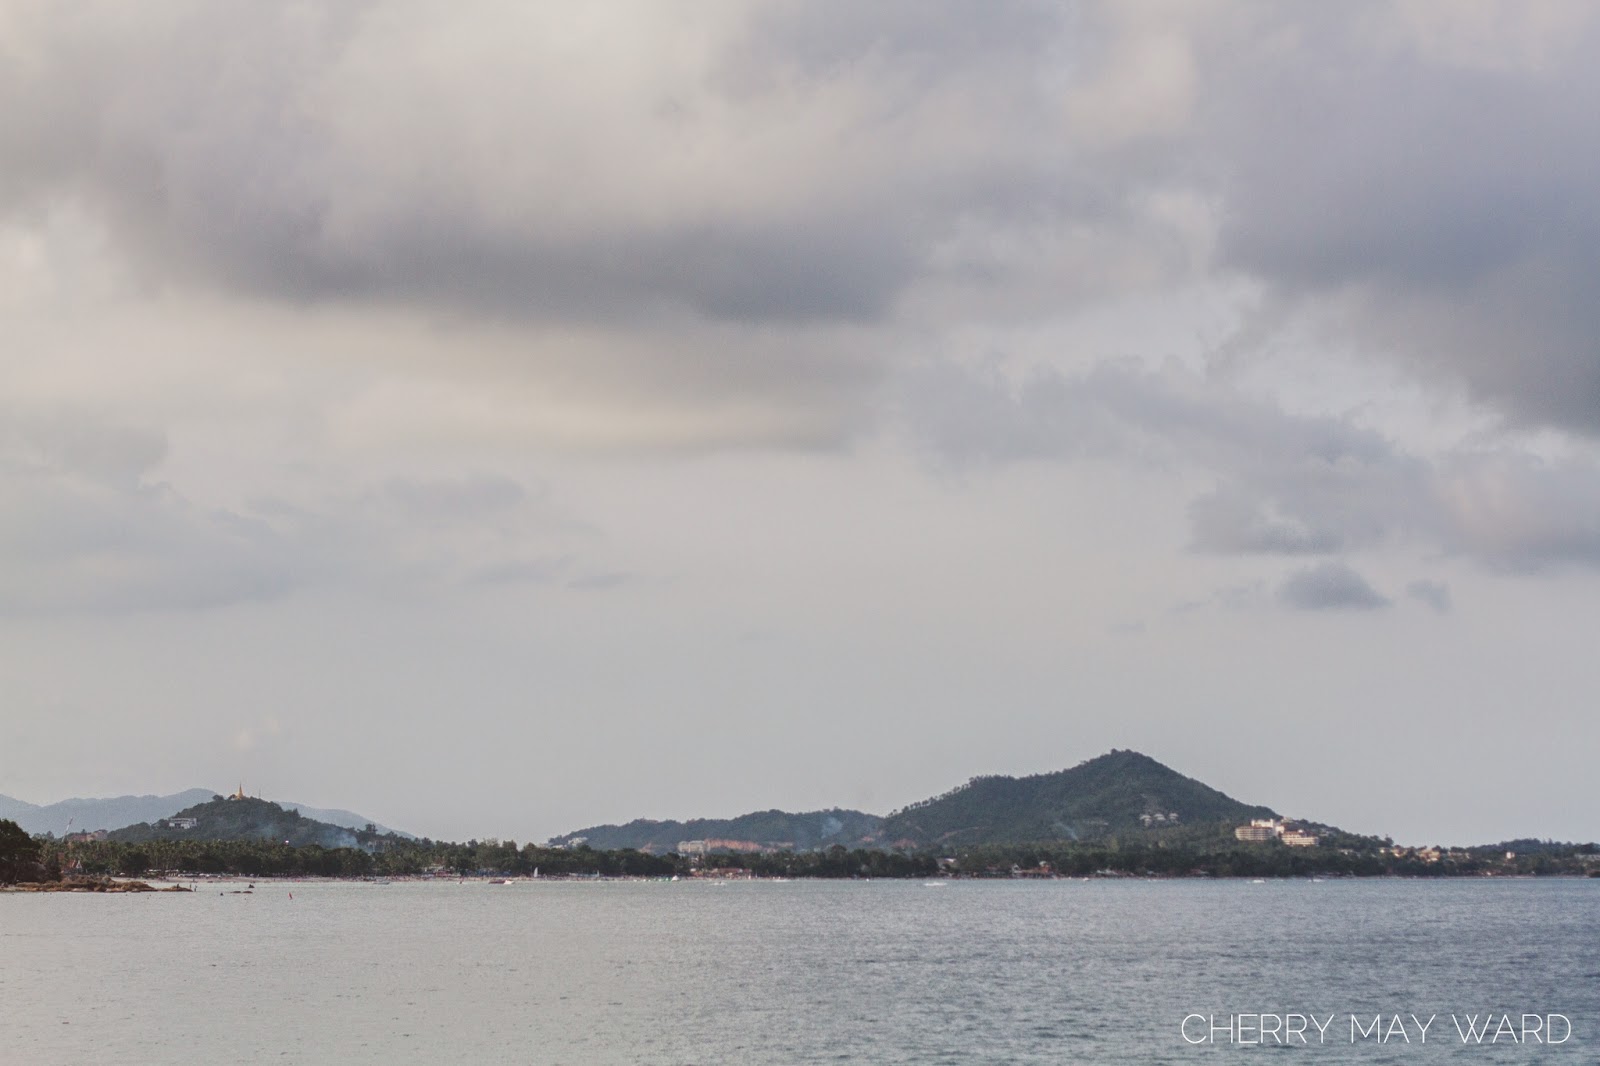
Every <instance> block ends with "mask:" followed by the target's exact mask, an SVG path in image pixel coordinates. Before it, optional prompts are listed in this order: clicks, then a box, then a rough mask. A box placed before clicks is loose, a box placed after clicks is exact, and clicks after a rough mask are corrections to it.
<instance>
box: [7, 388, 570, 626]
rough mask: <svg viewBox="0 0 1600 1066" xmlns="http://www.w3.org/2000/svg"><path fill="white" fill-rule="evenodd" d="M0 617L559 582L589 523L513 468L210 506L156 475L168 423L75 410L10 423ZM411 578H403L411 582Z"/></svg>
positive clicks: (217, 604) (564, 575)
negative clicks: (318, 591)
mask: <svg viewBox="0 0 1600 1066" xmlns="http://www.w3.org/2000/svg"><path fill="white" fill-rule="evenodd" d="M0 426H3V428H4V432H3V433H0V499H3V500H4V501H5V507H4V508H0V612H3V613H8V614H34V613H46V614H50V613H79V612H97V611H109V612H129V611H147V610H196V609H211V608H218V607H226V606H229V605H232V604H238V603H245V602H252V601H265V600H272V599H277V598H280V597H283V596H286V595H289V594H291V593H293V592H295V591H296V590H299V589H302V588H306V587H312V586H317V587H328V586H339V585H360V584H363V583H367V584H371V585H375V586H385V585H387V584H389V583H392V582H396V581H397V580H400V583H401V584H403V585H404V586H405V587H407V588H410V589H422V590H426V589H428V588H430V587H445V586H450V585H457V584H474V583H479V584H481V583H495V584H510V583H528V582H545V583H550V584H554V583H555V582H557V581H559V580H561V579H563V578H565V577H566V576H567V575H568V574H569V573H570V572H571V569H572V566H573V560H574V559H575V558H577V557H575V556H570V555H561V556H547V555H542V554H540V553H541V551H546V550H548V549H550V548H551V547H554V546H559V545H566V544H570V543H572V542H581V543H582V545H583V547H584V548H586V549H589V550H590V551H591V553H592V549H593V548H594V544H593V539H594V537H593V533H592V531H591V530H589V529H588V528H587V527H585V526H583V525H581V524H580V523H576V522H573V521H572V520H570V519H568V518H566V517H565V516H564V515H562V514H561V513H560V512H559V511H557V510H556V509H555V508H554V507H553V506H552V505H551V504H550V503H549V502H548V501H547V500H545V499H544V498H543V496H542V494H535V493H531V492H530V491H529V490H528V489H527V488H526V487H525V486H524V485H522V484H521V483H519V482H516V481H513V480H511V479H508V478H503V477H494V476H484V475H479V476H466V477H458V478H421V477H409V478H396V479H391V480H389V481H387V482H385V483H383V484H382V485H380V486H378V487H377V488H374V489H371V490H366V491H357V492H352V493H347V494H343V495H325V496H321V497H318V498H314V499H310V500H306V501H301V502H298V503H295V502H289V501H285V500H282V499H265V500H258V501H255V502H254V503H253V504H252V505H251V506H250V507H249V508H248V509H244V510H241V509H230V508H223V507H209V506H205V505H203V504H201V503H198V502H196V501H195V500H194V499H191V498H190V497H188V496H186V495H185V494H184V493H183V492H181V491H179V490H178V489H177V488H175V487H174V486H172V485H171V484H169V483H167V482H164V481H161V480H159V479H158V478H157V477H156V474H155V471H154V469H153V467H152V466H151V464H152V463H153V462H154V461H155V460H156V459H157V458H159V456H160V455H161V454H162V453H163V450H164V441H165V437H164V435H163V434H160V433H157V432H154V431H150V430H144V429H140V428H137V427H119V426H116V425H112V424H104V425H102V424H100V423H98V422H97V420H95V419H93V418H90V417H87V416H84V415H82V414H79V413H66V414H58V415H55V416H52V417H51V418H48V419H41V418H35V419H32V420H30V419H26V418H21V417H15V418H8V419H6V420H4V422H0ZM401 579H403V580H401Z"/></svg>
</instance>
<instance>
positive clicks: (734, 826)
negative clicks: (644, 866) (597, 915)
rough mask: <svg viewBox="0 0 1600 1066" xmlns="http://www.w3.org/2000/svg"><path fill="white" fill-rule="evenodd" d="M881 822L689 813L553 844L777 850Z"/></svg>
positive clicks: (857, 817)
mask: <svg viewBox="0 0 1600 1066" xmlns="http://www.w3.org/2000/svg"><path fill="white" fill-rule="evenodd" d="M880 821H881V819H879V818H878V817H877V815H873V814H864V813H862V812H861V811H849V810H842V809H839V808H834V809H832V810H826V811H806V812H804V813H802V814H790V813H788V812H787V811H777V810H772V811H758V812H756V813H754V814H745V815H741V816H739V817H738V818H694V819H691V820H689V821H687V822H674V821H665V822H658V821H653V820H651V819H648V818H640V819H637V820H635V821H632V822H629V823H628V824H627V825H596V826H590V827H589V828H588V829H579V830H577V831H576V832H573V833H568V834H566V835H565V836H559V837H553V838H552V839H551V841H550V843H551V844H553V845H560V846H566V845H571V844H575V843H579V842H582V843H585V844H588V845H589V846H590V847H591V848H594V849H596V850H599V851H609V850H611V849H614V848H637V849H638V850H640V851H645V852H650V853H651V854H655V855H665V854H666V853H668V852H671V851H676V850H677V848H678V844H679V842H680V841H685V840H705V841H708V842H710V843H711V844H712V845H713V846H716V844H717V843H719V842H720V843H724V844H729V845H738V844H746V845H755V846H758V847H763V848H777V849H779V850H785V849H787V850H792V851H809V850H810V849H812V848H825V847H828V846H830V845H832V844H843V845H845V846H847V847H857V846H860V845H861V844H863V843H867V842H869V841H870V840H871V838H872V837H873V835H874V834H875V833H876V832H877V829H878V823H879V822H880Z"/></svg>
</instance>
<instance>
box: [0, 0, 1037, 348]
mask: <svg viewBox="0 0 1600 1066" xmlns="http://www.w3.org/2000/svg"><path fill="white" fill-rule="evenodd" d="M502 15H503V16H508V17H503V18H500V19H494V20H485V21H481V22H469V21H463V20H461V19H459V18H457V17H455V16H454V15H453V14H449V13H446V12H443V11H442V10H441V9H437V8H434V7H432V6H430V5H425V4H406V3H398V4H391V5H383V6H370V7H369V6H364V5H341V6H340V7H339V8H337V9H331V10H329V11H319V12H314V13H307V12H293V11H290V10H288V9H278V8H272V7H262V6H260V5H254V4H244V3H219V4H212V5H193V6H179V7H173V8H167V9H163V10H162V11H161V12H160V13H157V14H154V15H151V16H148V17H146V16H144V15H143V14H142V13H141V15H140V16H134V15H133V14H132V13H130V12H127V11H126V10H118V9H117V8H115V7H114V6H104V7H97V8H95V9H94V12H93V14H92V15H86V16H84V17H81V18H78V19H73V20H56V19H50V18H48V17H45V16H43V15H42V14H39V13H36V17H33V18H24V19H19V20H18V22H17V26H16V30H17V33H16V35H15V36H16V41H15V47H16V49H17V51H18V53H19V54H21V55H24V56H26V58H27V60H28V62H26V63H20V64H15V65H12V66H11V67H10V68H9V71H10V73H9V76H7V75H4V74H0V94H3V95H4V96H5V97H6V98H8V99H26V100H30V101H31V102H32V103H31V106H29V107H27V108H16V109H11V110H10V112H9V113H8V115H7V116H6V117H5V118H3V119H0V149H3V150H4V151H5V154H6V156H7V158H8V160H10V161H12V162H11V165H9V166H8V175H7V177H8V179H9V180H5V181H3V183H0V197H4V195H5V194H6V193H9V198H10V199H11V201H12V202H13V204H16V203H26V202H29V201H30V200H32V199H35V198H38V197H45V196H49V195H52V194H53V193H54V192H55V191H57V190H61V189H68V190H71V191H72V194H73V195H75V196H78V197H81V198H83V199H86V200H87V201H89V202H91V203H93V204H94V205H96V206H97V207H98V208H99V209H100V210H101V212H102V213H103V215H104V217H105V218H106V219H107V220H108V221H109V222H110V223H111V224H112V225H113V226H114V227H115V229H116V232H117V233H118V235H119V236H120V238H121V239H122V241H123V243H124V244H125V245H126V246H127V247H128V248H129V249H130V250H131V251H132V252H133V253H134V254H135V255H136V256H137V257H138V258H139V259H140V260H142V262H143V263H144V264H146V265H148V264H157V265H160V266H161V267H162V268H163V269H165V270H168V271H171V272H175V273H180V274H183V275H186V276H189V277H193V278H202V279H210V278H217V279H223V280H225V281H227V282H229V283H231V284H232V285H233V286H235V287H237V288H240V289H243V290H245V291H248V292H252V293H267V294H271V295H275V296H278V297H281V298H288V299H371V300H379V301H390V300H403V301H413V302H415V301H422V302H431V303H434V304H436V305H439V306H444V307H451V306H458V307H468V308H472V309H474V310H477V311H480V312H481V311H485V310H487V311H491V312H497V313H503V314H508V315H513V316H529V315H531V316H536V317H541V318H565V317H574V316H577V317H585V316H606V317H611V318H615V317H618V316H622V317H626V316H630V315H640V314H648V313H650V312H651V310H652V309H653V308H660V307H663V306H666V307H673V306H676V307H684V308H689V309H691V310H693V311H695V312H698V313H700V314H702V315H705V316H709V317H712V318H727V319H735V320H754V321H807V320H817V319H822V320H867V319H873V318H876V317H878V316H880V315H881V314H882V313H883V312H884V311H885V309H886V308H887V307H888V305H889V304H890V302H891V301H892V300H893V298H894V297H895V295H896V294H897V293H898V292H899V291H900V290H901V289H903V288H904V287H905V286H906V285H908V284H909V283H910V282H911V281H912V280H913V279H914V278H916V277H917V276H918V274H919V272H921V271H922V270H924V269H925V268H926V265H927V262H928V255H929V252H930V250H931V248H932V247H933V246H934V244H935V243H936V242H937V240H938V239H939V238H940V236H941V235H942V234H945V233H947V232H948V230H949V227H951V226H953V225H956V224H957V223H961V222H964V221H969V220H971V219H972V218H974V217H977V216H981V215H984V214H986V213H989V212H992V211H995V210H1010V205H1009V204H1007V203H1005V198H1006V197H1007V196H1009V195H1010V194H1011V191H1012V190H1014V189H1016V188H1018V187H1020V186H1018V185H1017V184H1016V182H1015V181H1008V180H1005V179H1004V178H1002V180H1000V181H998V182H997V181H996V176H997V175H1001V174H1007V173H1009V174H1013V175H1015V176H1016V177H1017V178H1018V179H1024V180H1026V181H1028V182H1032V184H1033V185H1034V186H1035V188H1037V189H1038V190H1041V191H1043V190H1046V189H1048V188H1050V187H1052V186H1053V185H1054V184H1055V183H1054V182H1048V181H1046V182H1038V181H1036V180H1034V179H1033V178H1031V177H1030V175H1036V174H1039V173H1041V172H1043V171H1050V170H1053V169H1058V168H1059V165H1060V164H1059V163H1056V164H1051V163H1050V162H1049V161H1048V160H1047V159H1046V158H1044V157H1042V156H1040V155H1039V154H1038V153H1036V152H1034V151H1032V150H1031V149H1028V148H1027V147H1026V146H1025V145H1023V144H1020V143H1018V142H1016V141H1012V142H1011V144H1012V145H1013V146H1014V147H1017V148H1020V149H1022V150H1021V151H1016V152H1012V151H1007V150H1002V151H999V152H997V151H995V149H996V148H997V147H1000V146H1001V145H1002V144H1003V141H1002V140H1001V137H1002V133H1001V131H999V130H998V129H996V127H995V123H994V121H993V116H992V114H991V116H990V118H989V119H987V120H984V121H982V122H981V123H980V122H978V121H976V120H975V118H976V117H975V116H972V115H961V114H959V112H961V111H962V110H963V109H964V108H963V107H962V106H961V101H963V100H964V99H966V98H967V97H968V96H969V95H972V94H975V95H977V96H978V97H984V96H987V97H990V98H991V99H990V101H989V102H990V103H991V104H993V103H997V102H1000V101H1002V100H1003V101H1005V102H1007V103H1008V104H1011V105H1014V106H1017V107H1020V108H1023V109H1024V110H1026V111H1027V112H1028V113H1029V114H1034V113H1038V112H1039V110H1040V109H1048V107H1049V106H1050V100H1049V98H1048V96H1047V95H1044V94H1042V93H1041V92H1040V91H1039V89H1038V87H1037V85H1036V79H1035V78H1034V76H1033V71H1034V70H1035V69H1037V67H1038V65H1039V64H1040V63H1041V62H1043V61H1044V60H1045V59H1046V57H1047V56H1049V55H1050V54H1051V49H1052V48H1057V47H1059V44H1060V40H1059V38H1058V37H1054V36H1052V35H1050V34H1049V32H1048V31H1049V30H1050V29H1051V27H1052V23H1054V22H1055V21H1056V19H1055V17H1054V16H1052V15H1051V14H1050V12H1049V9H1048V8H1045V7H1042V6H1039V5H1031V4H1019V5H1009V6H1004V7H996V6H991V5H984V6H982V7H980V6H976V5H974V6H963V5H949V6H945V7H942V8H937V9H929V8H928V7H927V6H926V5H898V6H893V7H888V6H885V7H878V6H874V7H872V8H870V9H862V8H860V7H859V6H853V5H841V6H840V7H839V8H838V9H837V10H835V11H832V12H831V13H830V12H828V11H823V10H820V9H817V8H814V7H813V6H812V5H785V6H781V7H768V8H764V9H759V10H757V11H756V12H755V13H753V14H752V15H751V16H750V17H748V18H746V17H742V16H741V17H729V16H728V15H727V13H723V14H722V15H719V14H718V13H717V12H715V11H713V10H712V9H709V8H705V9H695V10H692V11H686V10H682V9H675V10H674V11H673V12H672V13H671V14H670V15H669V14H668V13H667V12H665V11H663V10H661V9H656V8H654V7H653V6H650V5H645V6H641V7H638V8H633V9H612V10H609V11H607V12H597V13H596V15H595V17H594V19H591V20H587V21H586V22H585V23H584V24H583V25H581V26H572V25H564V26H563V29H564V30H565V31H567V32H569V33H576V34H577V35H578V40H579V42H581V43H578V44H576V46H575V47H576V48H578V49H580V50H581V49H583V48H588V49H590V51H589V52H588V53H585V54H582V57H581V59H575V53H574V52H573V51H572V49H573V47H574V45H573V43H572V42H569V44H568V45H567V46H566V48H565V49H558V50H552V51H546V50H545V49H546V42H547V41H548V40H549V39H550V38H551V37H552V33H551V27H550V26H547V25H545V24H544V21H543V20H544V19H546V18H547V17H554V16H553V15H551V14H550V13H549V12H543V13H541V12H540V11H537V10H534V9H522V10H520V11H518V12H517V13H516V14H515V15H514V16H510V15H509V14H508V13H507V12H502ZM604 19H611V20H613V21H615V23H616V25H615V26H612V27H610V28H609V30H607V28H606V27H603V26H601V27H599V31H597V32H591V33H589V35H588V36H584V31H585V30H588V31H596V25H595V23H598V22H601V21H603V20H604ZM657 23H660V25H659V26H658V27H657V28H658V29H660V31H661V33H662V36H663V38H667V37H670V36H671V35H679V34H681V35H682V38H681V39H680V40H678V41H674V40H670V39H662V40H659V41H653V42H652V48H651V50H652V51H653V52H654V53H655V55H656V58H657V60H658V62H656V63H654V64H653V65H652V66H651V67H649V68H648V69H640V68H639V67H638V63H637V58H636V57H635V56H634V55H633V54H632V53H631V52H630V51H629V50H628V48H629V42H630V40H631V38H633V37H636V36H640V35H647V34H649V33H650V32H651V27H652V26H655V25H656V24H657ZM441 37H449V38H451V39H455V40H457V41H458V42H459V43H460V44H461V47H460V48H459V49H458V51H456V52H453V53H451V56H441V53H440V52H439V50H438V48H437V46H436V42H437V41H438V40H439V39H440V38H441ZM688 41H692V45H693V47H692V48H691V47H687V46H686V47H683V48H680V49H679V50H678V51H676V52H673V49H674V45H675V44H686V42H688ZM699 52H703V53H704V55H703V56H702V57H701V58H700V59H698V60H693V59H690V58H689V57H691V56H694V55H696V54H697V53H699ZM669 55H671V56H673V57H674V58H672V59H670V60H669V59H668V58H667V57H668V56H669ZM459 56H471V57H472V58H471V61H460V60H459V59H458V58H452V57H459ZM752 57H756V58H752ZM741 72H742V73H741ZM758 75H759V76H758ZM774 76H777V80H776V81H774V80H772V79H773V78H774ZM908 78H909V79H910V80H909V81H908V80H907V79H908ZM757 83H764V84H765V88H764V89H760V87H759V86H758V84H757ZM758 89H759V91H757V90H758ZM1009 128H1010V126H1009V124H1008V129H1009ZM1004 136H1007V137H1009V136H1010V134H1005V135H1004Z"/></svg>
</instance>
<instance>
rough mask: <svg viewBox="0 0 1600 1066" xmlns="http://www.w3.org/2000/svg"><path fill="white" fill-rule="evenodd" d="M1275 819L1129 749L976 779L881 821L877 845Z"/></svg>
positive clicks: (1097, 834) (1089, 835)
mask: <svg viewBox="0 0 1600 1066" xmlns="http://www.w3.org/2000/svg"><path fill="white" fill-rule="evenodd" d="M1270 817H1274V812H1273V811H1272V810H1271V809H1269V808H1267V807H1252V806H1248V805H1246V804H1243V803H1240V802H1239V801H1238V800H1235V799H1233V798H1231V797H1229V796H1226V795H1224V794H1222V793H1221V792H1218V791H1217V790H1216V789H1214V788H1211V787H1209V786H1207V785H1204V784H1201V783H1200V782H1199V781H1196V780H1194V779H1193V778H1190V777H1185V776H1183V775H1182V774H1180V773H1178V772H1177V771H1176V770H1172V769H1170V768H1168V767H1166V766H1163V765H1162V764H1161V763H1159V762H1157V761H1156V760H1154V759H1152V758H1150V757H1149V756H1148V755H1141V754H1139V753H1138V752H1136V751H1112V752H1110V753H1108V754H1106V755H1101V756H1100V757H1098V758H1095V759H1090V760H1089V761H1087V762H1084V763H1080V764H1078V765H1077V766H1074V767H1073V768H1072V769H1070V770H1061V771H1058V772H1056V773H1052V774H1036V775H1034V776H1032V777H999V776H996V777H975V778H973V779H972V780H971V781H968V782H967V783H966V784H965V785H962V786H961V787H959V788H956V789H952V790H951V791H949V792H946V793H945V794H944V795H942V796H938V797H935V798H933V799H929V800H923V801H922V802H921V803H914V804H912V805H911V806H909V807H906V808H904V809H903V810H900V811H896V812H895V813H894V814H892V815H890V816H889V817H888V818H885V819H884V821H883V825H882V826H881V828H880V830H879V836H880V839H881V841H882V843H883V845H884V846H887V847H894V846H897V845H909V846H916V847H928V846H943V845H952V846H971V845H975V844H1020V843H1031V842H1035V841H1048V840H1094V839H1099V838H1104V837H1106V836H1110V835H1112V834H1119V833H1122V834H1126V833H1136V832H1150V831H1155V832H1166V831H1173V830H1177V831H1180V832H1181V831H1183V830H1184V829H1186V828H1188V827H1195V828H1196V829H1198V828H1200V827H1215V826H1218V825H1220V824H1223V823H1227V824H1232V825H1237V824H1240V823H1242V822H1246V821H1249V820H1250V819H1251V818H1270Z"/></svg>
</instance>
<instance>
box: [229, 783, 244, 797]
mask: <svg viewBox="0 0 1600 1066" xmlns="http://www.w3.org/2000/svg"><path fill="white" fill-rule="evenodd" d="M228 798H229V799H231V800H242V799H245V798H246V797H245V794H244V782H243V781H241V782H239V791H237V792H235V793H234V794H233V795H231V796H229V797H228Z"/></svg>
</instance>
